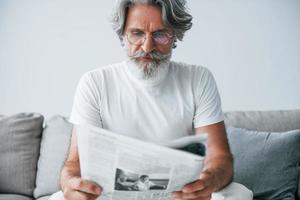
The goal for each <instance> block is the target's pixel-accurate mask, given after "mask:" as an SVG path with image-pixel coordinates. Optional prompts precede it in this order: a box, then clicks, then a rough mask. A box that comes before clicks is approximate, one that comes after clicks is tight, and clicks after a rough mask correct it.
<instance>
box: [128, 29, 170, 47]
mask: <svg viewBox="0 0 300 200" xmlns="http://www.w3.org/2000/svg"><path fill="white" fill-rule="evenodd" d="M157 32H161V33H164V34H166V36H167V37H168V40H167V41H166V42H165V43H159V42H157V41H156V40H155V38H154V35H153V34H154V33H157ZM157 32H154V33H151V39H152V41H153V42H154V43H155V44H156V45H166V44H169V43H170V41H171V40H172V39H173V38H174V35H173V34H172V33H169V32H166V31H157ZM129 34H130V33H125V36H126V39H127V41H128V42H129V43H130V44H132V45H136V46H138V45H143V44H144V43H145V41H146V39H147V34H146V33H144V36H143V39H142V40H141V41H140V42H136V43H134V42H132V41H131V40H130V39H129Z"/></svg>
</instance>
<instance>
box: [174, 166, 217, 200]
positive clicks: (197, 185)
mask: <svg viewBox="0 0 300 200" xmlns="http://www.w3.org/2000/svg"><path fill="white" fill-rule="evenodd" d="M217 185H218V181H217V178H216V176H215V175H214V173H212V172H209V171H203V172H202V173H201V175H200V178H199V180H197V181H195V182H193V183H190V184H187V185H186V186H184V188H183V189H182V191H179V192H173V193H172V196H173V197H174V198H175V199H181V200H185V199H194V200H210V199H211V195H212V193H213V192H215V191H216V189H217V187H216V186H217Z"/></svg>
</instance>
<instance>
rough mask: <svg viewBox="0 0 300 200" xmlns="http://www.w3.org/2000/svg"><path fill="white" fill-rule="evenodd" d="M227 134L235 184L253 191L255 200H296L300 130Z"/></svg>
mask: <svg viewBox="0 0 300 200" xmlns="http://www.w3.org/2000/svg"><path fill="white" fill-rule="evenodd" d="M227 134H228V140H229V144H230V148H231V151H232V154H233V156H234V181H235V182H238V183H241V184H243V185H245V186H246V187H248V188H249V189H250V190H252V191H253V193H254V199H264V200H274V199H285V200H294V199H295V194H296V191H297V175H298V168H297V165H298V163H299V161H300V130H294V131H288V132H282V133H279V132H259V131H251V130H247V129H242V128H234V127H229V128H227Z"/></svg>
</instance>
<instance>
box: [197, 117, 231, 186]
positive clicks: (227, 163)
mask: <svg viewBox="0 0 300 200" xmlns="http://www.w3.org/2000/svg"><path fill="white" fill-rule="evenodd" d="M201 133H207V134H208V141H207V155H206V159H205V165H204V169H203V171H202V173H212V175H213V176H214V178H215V179H216V180H215V181H214V183H215V189H214V191H218V190H220V189H222V188H224V187H225V186H226V185H228V184H229V183H230V182H231V181H232V176H233V158H232V155H231V152H230V148H229V144H228V140H227V136H226V130H225V125H224V122H220V123H216V124H212V125H209V126H204V127H200V128H197V129H196V134H201Z"/></svg>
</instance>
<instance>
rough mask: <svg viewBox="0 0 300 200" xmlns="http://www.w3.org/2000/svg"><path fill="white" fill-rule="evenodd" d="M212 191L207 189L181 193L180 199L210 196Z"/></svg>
mask: <svg viewBox="0 0 300 200" xmlns="http://www.w3.org/2000/svg"><path fill="white" fill-rule="evenodd" d="M211 194H212V192H211V191H210V190H209V189H205V190H200V191H197V192H193V193H182V195H181V199H201V200H202V199H206V198H208V197H211Z"/></svg>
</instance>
